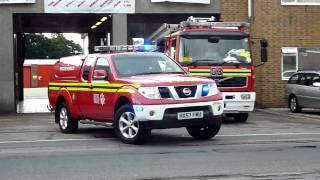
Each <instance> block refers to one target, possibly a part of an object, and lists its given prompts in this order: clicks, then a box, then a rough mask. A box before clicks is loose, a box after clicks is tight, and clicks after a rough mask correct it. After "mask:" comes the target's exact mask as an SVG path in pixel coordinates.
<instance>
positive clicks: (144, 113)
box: [133, 101, 224, 128]
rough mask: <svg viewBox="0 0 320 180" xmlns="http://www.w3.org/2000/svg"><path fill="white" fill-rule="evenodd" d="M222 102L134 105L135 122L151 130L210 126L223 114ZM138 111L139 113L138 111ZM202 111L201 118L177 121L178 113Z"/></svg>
mask: <svg viewBox="0 0 320 180" xmlns="http://www.w3.org/2000/svg"><path fill="white" fill-rule="evenodd" d="M223 106H224V104H223V101H214V102H197V103H185V104H163V105H134V106H133V108H134V110H135V114H136V120H137V121H140V122H141V124H147V125H148V126H151V128H173V127H185V126H191V125H198V124H199V125H200V124H210V123H213V122H214V121H215V118H220V116H221V115H222V113H223ZM138 110H139V111H138ZM191 111H203V115H204V117H203V118H200V119H186V120H178V118H177V114H178V113H179V112H191Z"/></svg>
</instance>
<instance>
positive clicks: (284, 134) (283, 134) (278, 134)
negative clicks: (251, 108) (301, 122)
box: [217, 133, 320, 137]
mask: <svg viewBox="0 0 320 180" xmlns="http://www.w3.org/2000/svg"><path fill="white" fill-rule="evenodd" d="M290 135H320V133H270V134H230V135H217V136H218V137H248V136H290Z"/></svg>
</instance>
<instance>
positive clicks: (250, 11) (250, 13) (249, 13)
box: [248, 0, 252, 19]
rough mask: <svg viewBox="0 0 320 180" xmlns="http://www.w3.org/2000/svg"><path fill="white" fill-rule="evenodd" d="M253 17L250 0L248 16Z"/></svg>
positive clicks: (250, 0) (249, 1)
mask: <svg viewBox="0 0 320 180" xmlns="http://www.w3.org/2000/svg"><path fill="white" fill-rule="evenodd" d="M251 17H252V0H248V18H249V19H251Z"/></svg>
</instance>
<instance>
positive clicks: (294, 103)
mask: <svg viewBox="0 0 320 180" xmlns="http://www.w3.org/2000/svg"><path fill="white" fill-rule="evenodd" d="M289 108H290V111H291V112H293V113H299V112H301V110H302V108H301V107H300V106H299V103H298V99H297V97H296V96H291V97H290V98H289Z"/></svg>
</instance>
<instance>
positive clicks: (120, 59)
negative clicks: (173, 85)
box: [112, 53, 185, 77]
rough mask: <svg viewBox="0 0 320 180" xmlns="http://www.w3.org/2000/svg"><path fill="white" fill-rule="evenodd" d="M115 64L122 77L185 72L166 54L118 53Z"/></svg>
mask: <svg viewBox="0 0 320 180" xmlns="http://www.w3.org/2000/svg"><path fill="white" fill-rule="evenodd" d="M112 62H113V65H114V67H115V69H116V71H117V75H118V76H120V77H126V76H135V75H145V74H184V73H185V72H184V70H183V69H182V68H181V67H180V66H178V65H177V64H176V63H175V62H174V61H173V60H171V59H170V58H169V57H167V56H166V55H164V54H160V53H159V54H144V53H136V54H117V55H113V56H112Z"/></svg>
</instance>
